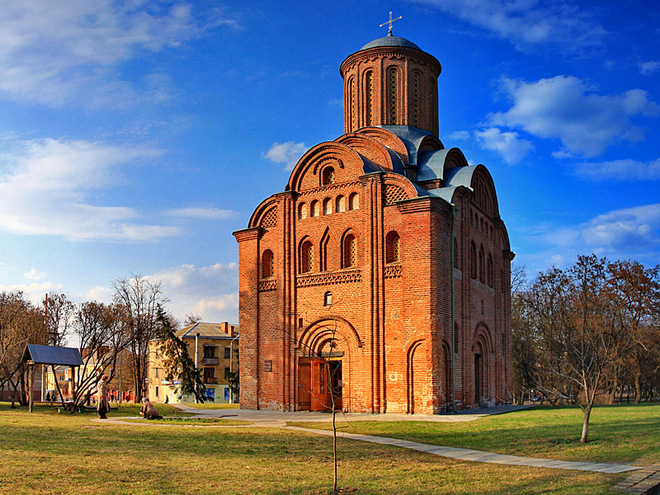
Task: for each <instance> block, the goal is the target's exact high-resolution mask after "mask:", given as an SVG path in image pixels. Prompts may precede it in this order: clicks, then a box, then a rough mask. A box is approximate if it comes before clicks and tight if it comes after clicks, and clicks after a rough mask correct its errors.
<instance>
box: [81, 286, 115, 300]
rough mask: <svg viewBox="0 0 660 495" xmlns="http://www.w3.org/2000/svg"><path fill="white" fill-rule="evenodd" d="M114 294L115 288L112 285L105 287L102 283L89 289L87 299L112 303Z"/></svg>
mask: <svg viewBox="0 0 660 495" xmlns="http://www.w3.org/2000/svg"><path fill="white" fill-rule="evenodd" d="M113 295H114V290H113V289H112V287H103V286H102V285H97V286H95V287H92V288H91V289H90V290H89V291H87V293H86V294H85V299H86V300H88V301H97V302H102V303H105V304H110V303H111V302H112V297H113Z"/></svg>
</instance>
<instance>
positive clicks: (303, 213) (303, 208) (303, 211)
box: [298, 203, 307, 220]
mask: <svg viewBox="0 0 660 495" xmlns="http://www.w3.org/2000/svg"><path fill="white" fill-rule="evenodd" d="M305 218H307V205H306V204H305V203H300V206H298V220H304V219H305Z"/></svg>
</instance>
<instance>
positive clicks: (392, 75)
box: [387, 67, 398, 125]
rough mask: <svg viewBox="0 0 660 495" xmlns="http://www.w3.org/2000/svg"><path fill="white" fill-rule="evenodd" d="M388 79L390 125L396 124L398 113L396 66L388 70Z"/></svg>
mask: <svg viewBox="0 0 660 495" xmlns="http://www.w3.org/2000/svg"><path fill="white" fill-rule="evenodd" d="M387 79H388V82H389V93H390V125H396V124H397V120H396V116H397V115H396V114H397V106H396V103H397V101H398V99H397V73H396V68H394V67H390V68H389V69H388V70H387Z"/></svg>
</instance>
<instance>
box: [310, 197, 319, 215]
mask: <svg viewBox="0 0 660 495" xmlns="http://www.w3.org/2000/svg"><path fill="white" fill-rule="evenodd" d="M309 213H310V215H311V216H313V217H318V216H319V202H318V201H316V200H314V201H312V203H311V205H310V206H309Z"/></svg>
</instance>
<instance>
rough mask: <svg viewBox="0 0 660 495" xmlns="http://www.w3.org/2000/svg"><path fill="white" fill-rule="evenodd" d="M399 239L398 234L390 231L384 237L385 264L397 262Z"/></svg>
mask: <svg viewBox="0 0 660 495" xmlns="http://www.w3.org/2000/svg"><path fill="white" fill-rule="evenodd" d="M399 244H400V238H399V234H397V233H396V232H394V231H392V232H389V233H388V234H387V237H385V262H386V263H396V262H398V261H399V250H400V245H399Z"/></svg>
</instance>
